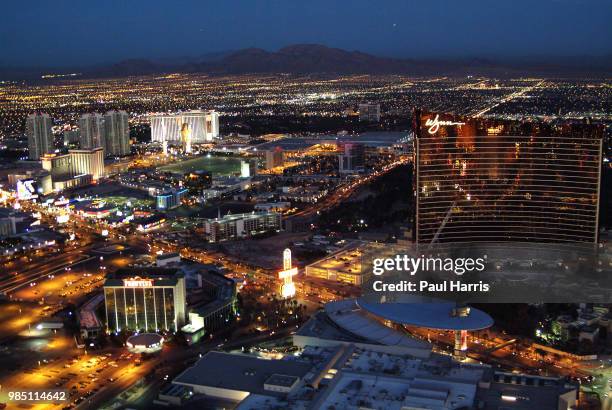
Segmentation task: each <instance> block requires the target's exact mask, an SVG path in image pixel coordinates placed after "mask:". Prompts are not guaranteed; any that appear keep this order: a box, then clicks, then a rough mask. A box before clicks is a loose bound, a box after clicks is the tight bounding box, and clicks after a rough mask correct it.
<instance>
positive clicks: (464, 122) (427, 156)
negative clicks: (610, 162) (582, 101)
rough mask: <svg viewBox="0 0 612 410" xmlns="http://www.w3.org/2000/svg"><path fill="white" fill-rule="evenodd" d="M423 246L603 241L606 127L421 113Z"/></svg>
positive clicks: (417, 232) (417, 120)
mask: <svg viewBox="0 0 612 410" xmlns="http://www.w3.org/2000/svg"><path fill="white" fill-rule="evenodd" d="M414 126H415V136H416V138H415V140H414V141H415V164H416V167H415V184H414V187H415V201H416V206H415V218H414V222H415V223H414V226H415V229H413V235H414V239H415V240H416V242H418V243H438V242H439V243H444V242H447V243H448V242H502V241H516V242H525V241H527V242H547V243H556V242H583V243H585V242H586V243H588V242H591V243H595V242H597V240H598V236H597V233H598V214H599V197H600V186H601V158H602V157H601V155H602V137H603V129H602V128H601V127H599V126H595V125H590V124H586V123H583V122H581V123H571V124H567V123H566V124H560V125H556V124H551V123H543V122H526V121H523V122H516V121H499V120H489V119H480V118H465V117H459V116H453V115H443V114H437V113H421V112H420V111H418V110H417V111H415V117H414Z"/></svg>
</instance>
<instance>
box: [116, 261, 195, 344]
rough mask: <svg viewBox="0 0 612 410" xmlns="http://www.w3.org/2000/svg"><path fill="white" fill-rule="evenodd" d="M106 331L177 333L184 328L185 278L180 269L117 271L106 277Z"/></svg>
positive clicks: (131, 269)
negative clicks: (164, 331) (125, 330)
mask: <svg viewBox="0 0 612 410" xmlns="http://www.w3.org/2000/svg"><path fill="white" fill-rule="evenodd" d="M104 303H105V307H106V319H107V328H108V330H109V331H111V332H119V331H121V330H122V329H128V330H139V331H152V332H158V331H161V330H167V331H172V332H176V331H177V330H178V329H180V328H181V326H183V325H184V324H185V310H186V289H185V277H184V274H183V272H182V271H181V270H180V269H165V268H130V269H120V270H118V271H117V272H115V273H111V274H109V275H108V276H107V277H106V281H105V282H104Z"/></svg>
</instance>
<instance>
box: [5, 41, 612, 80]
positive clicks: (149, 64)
mask: <svg viewBox="0 0 612 410" xmlns="http://www.w3.org/2000/svg"><path fill="white" fill-rule="evenodd" d="M63 71H64V72H75V71H76V72H80V73H82V76H83V77H120V76H131V75H144V74H158V73H169V72H185V73H209V74H217V75H223V74H247V73H290V74H404V75H412V76H426V75H450V76H464V75H469V74H471V75H487V76H497V77H511V76H524V75H539V76H548V77H609V76H610V73H612V56H604V57H573V58H560V57H559V58H523V59H514V60H509V59H508V60H505V61H501V60H495V61H494V60H487V59H482V58H474V59H454V60H452V59H447V60H441V59H439V60H436V59H418V60H417V59H400V58H388V57H377V56H374V55H371V54H366V53H362V52H359V51H346V50H341V49H338V48H330V47H326V46H322V45H317V44H299V45H293V46H289V47H285V48H282V49H280V50H278V51H276V52H271V51H266V50H263V49H259V48H247V49H243V50H239V51H235V52H225V53H223V52H220V53H209V54H203V55H201V56H199V57H195V58H189V57H181V58H176V59H169V58H167V59H163V60H147V59H131V60H124V61H121V62H119V63H116V64H113V65H110V66H97V67H89V68H81V69H76V68H73V69H66V70H63ZM43 72H45V73H49V72H59V70H58V69H54V70H42V69H39V70H33V69H2V68H0V79H2V78H5V79H17V78H18V79H31V78H35V77H36V76H39V75H40V74H41V73H43Z"/></svg>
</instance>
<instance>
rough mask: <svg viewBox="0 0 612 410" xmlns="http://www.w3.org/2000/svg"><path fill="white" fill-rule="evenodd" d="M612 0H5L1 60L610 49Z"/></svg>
mask: <svg viewBox="0 0 612 410" xmlns="http://www.w3.org/2000/svg"><path fill="white" fill-rule="evenodd" d="M611 21H612V1H610V0H465V1H463V0H444V1H442V0H433V1H432V0H427V1H425V0H421V1H418V2H417V1H412V0H397V1H396V0H379V1H376V0H370V1H366V0H343V1H336V0H308V1H303V0H302V1H297V0H278V1H257V0H252V1H251V0H243V1H239V0H217V1H207V0H186V1H183V0H146V1H145V0H137V1H136V0H124V1H115V0H104V1H95V2H94V1H85V0H77V1H67V0H66V1H64V0H53V1H49V0H28V1H25V0H21V1H16V0H7V1H3V2H2V4H1V5H0V65H12V66H16V65H21V66H68V65H83V66H88V65H94V64H99V63H108V62H115V61H118V60H122V59H127V58H173V57H180V56H199V55H202V54H206V53H210V52H217V51H227V50H237V49H241V48H246V47H260V48H264V49H268V50H276V49H278V48H280V47H283V46H286V45H290V44H297V43H318V44H324V45H327V46H331V47H340V48H344V49H348V50H360V51H364V52H369V53H372V54H376V55H384V56H394V57H413V58H422V57H438V58H447V57H485V58H489V57H517V56H521V57H522V56H576V55H604V54H612V24H610V22H611Z"/></svg>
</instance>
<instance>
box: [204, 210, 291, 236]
mask: <svg viewBox="0 0 612 410" xmlns="http://www.w3.org/2000/svg"><path fill="white" fill-rule="evenodd" d="M204 230H205V232H206V235H207V237H208V240H209V241H210V242H222V241H227V240H233V239H240V238H247V237H250V236H254V235H258V234H262V233H265V232H277V231H280V230H281V215H280V214H279V213H276V212H252V213H246V214H235V215H232V214H228V215H225V216H224V217H222V218H214V219H207V220H206V221H205V222H204Z"/></svg>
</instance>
